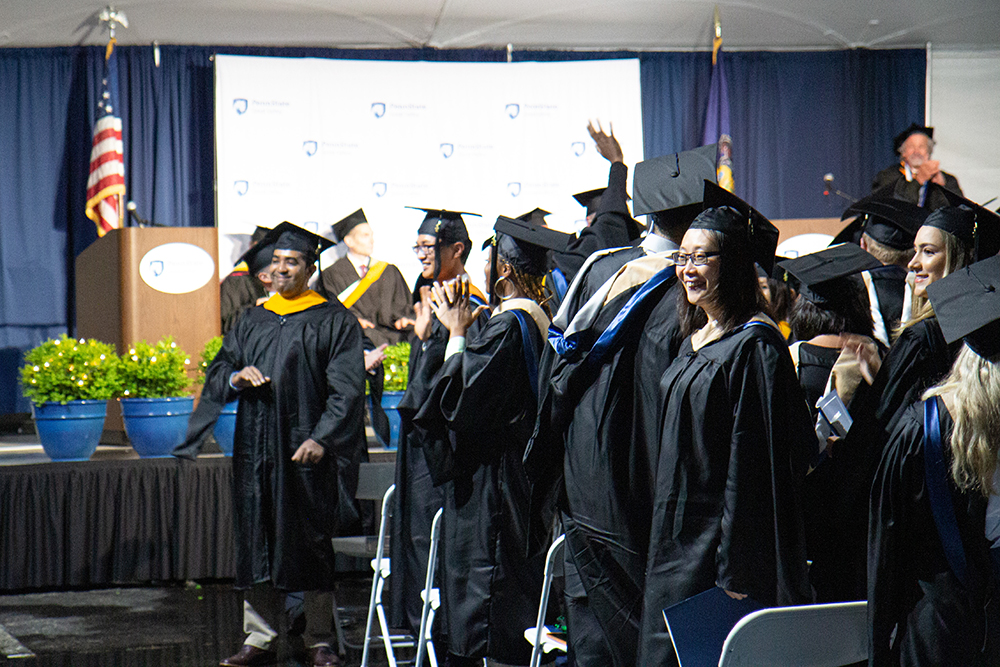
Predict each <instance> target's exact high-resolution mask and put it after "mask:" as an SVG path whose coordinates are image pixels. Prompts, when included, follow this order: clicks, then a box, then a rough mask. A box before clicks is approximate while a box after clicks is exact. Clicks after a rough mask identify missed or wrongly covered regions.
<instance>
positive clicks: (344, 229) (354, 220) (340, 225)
mask: <svg viewBox="0 0 1000 667" xmlns="http://www.w3.org/2000/svg"><path fill="white" fill-rule="evenodd" d="M367 222H368V218H366V217H365V212H364V211H363V210H361V209H360V208H359V209H358V210H357V211H355V212H354V213H351V214H350V215H349V216H347V217H346V218H344V219H343V220H341V221H339V222H335V223H333V233H334V235H335V236H336V237H337V240H338V241H343V240H344V238H345V237H346V236H347V235H348V234H350V233H351V230H352V229H354V228H355V227H357V226H358V225H361V224H365V223H367Z"/></svg>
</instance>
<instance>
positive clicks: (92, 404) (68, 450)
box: [31, 401, 108, 461]
mask: <svg viewBox="0 0 1000 667" xmlns="http://www.w3.org/2000/svg"><path fill="white" fill-rule="evenodd" d="M107 408H108V402H107V401H69V402H68V403H42V404H41V405H34V404H32V406H31V413H32V416H33V417H34V418H35V428H36V429H37V431H38V438H39V439H40V440H41V441H42V449H44V450H45V455H46V456H48V457H49V458H50V459H52V460H53V461H87V460H89V459H90V457H91V456H93V454H94V451H95V450H96V449H97V443H99V442H100V440H101V433H102V432H103V431H104V416H105V414H106V413H107Z"/></svg>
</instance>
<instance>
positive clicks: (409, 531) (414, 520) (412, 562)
mask: <svg viewBox="0 0 1000 667" xmlns="http://www.w3.org/2000/svg"><path fill="white" fill-rule="evenodd" d="M418 288H419V282H418ZM415 291H416V290H415ZM488 317H489V316H488V314H486V313H484V314H483V315H480V317H479V319H477V320H476V322H474V323H473V325H472V327H470V328H469V331H468V337H470V338H472V337H474V336H476V335H477V334H478V333H479V330H480V328H481V327H482V326H484V325H485V323H486V321H487V320H488ZM448 337H449V334H448V330H447V329H446V328H445V327H444V326H443V325H442V324H441V323H440V322H438V320H437V318H436V317H435V318H434V320H433V323H432V325H431V333H430V335H429V336H428V338H427V340H425V341H420V340H419V339H417V338H416V337H414V338H413V341H412V346H411V348H410V363H409V377H408V378H407V382H406V392H405V393H404V394H403V398H402V399H401V400H400V402H399V408H398V410H399V416H400V421H401V425H400V432H399V446H398V448H397V449H396V482H395V483H396V491H395V493H394V495H393V517H392V525H391V529H392V530H391V538H390V540H389V548H390V558H391V559H392V560H391V562H392V578H391V579H390V584H389V593H390V596H389V599H390V623H391V624H392V626H393V627H396V628H401V629H405V630H409V631H410V632H412V633H414V634H416V632H417V631H418V630H419V628H420V610H421V604H422V603H421V600H420V592H421V591H422V590H423V588H424V578H425V577H426V574H427V555H428V549H429V548H430V535H431V524H432V523H433V521H434V514H435V513H436V512H437V511H438V509H440V508H441V507H443V506H444V489H443V488H441V487H440V486H439V485H437V484H436V483H435V479H434V477H433V476H432V474H431V469H430V468H429V466H428V465H427V455H426V453H425V451H424V450H425V449H427V450H429V451H430V452H432V453H440V452H442V451H446V450H447V449H449V447H450V445H449V443H448V442H447V441H448V434H447V432H444V431H442V429H440V428H435V429H430V430H429V429H427V428H425V427H424V426H421V425H419V424H415V423H414V422H413V419H414V417H416V415H417V413H418V412H420V409H421V408H422V407H423V406H424V404H425V403H426V402H427V400H428V399H429V398H430V395H431V390H432V389H433V387H434V382H435V380H436V379H437V374H438V372H439V371H440V370H441V366H442V364H443V363H444V352H445V348H446V347H447V345H448Z"/></svg>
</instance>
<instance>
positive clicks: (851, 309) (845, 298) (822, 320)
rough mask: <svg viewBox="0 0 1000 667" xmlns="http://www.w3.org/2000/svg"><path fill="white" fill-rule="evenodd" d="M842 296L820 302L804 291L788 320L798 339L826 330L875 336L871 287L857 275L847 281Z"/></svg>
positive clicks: (810, 338)
mask: <svg viewBox="0 0 1000 667" xmlns="http://www.w3.org/2000/svg"><path fill="white" fill-rule="evenodd" d="M843 282H844V285H843V290H842V291H840V294H839V296H838V298H836V299H834V300H831V301H829V302H828V303H825V304H823V305H819V304H817V303H815V302H813V301H811V300H809V299H808V298H807V297H806V296H805V295H803V294H800V295H799V299H798V301H796V302H795V305H794V306H793V307H792V314H791V317H790V318H789V321H788V324H789V326H791V328H792V335H793V336H794V337H795V340H801V341H808V340H812V339H813V338H815V337H816V336H820V335H822V334H832V335H837V334H842V333H852V334H858V335H861V336H868V337H869V338H871V337H872V329H873V328H874V325H873V324H872V312H871V303H870V302H869V300H868V290H867V289H865V285H864V283H863V282H862V281H861V279H860V278H858V277H857V276H850V278H849V279H847V280H845V281H843Z"/></svg>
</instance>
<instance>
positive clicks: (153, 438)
mask: <svg viewBox="0 0 1000 667" xmlns="http://www.w3.org/2000/svg"><path fill="white" fill-rule="evenodd" d="M118 403H119V405H121V408H122V419H123V420H124V422H125V433H126V435H128V439H129V441H130V442H131V443H132V448H133V449H134V450H135V451H136V452H138V454H139V456H140V457H141V458H144V459H152V458H163V457H166V456H170V455H171V452H173V451H174V447H176V446H177V445H179V444H181V443H182V442H184V435H185V433H186V432H187V423H188V418H189V417H190V416H191V413H192V412H193V411H194V398H193V397H191V396H177V397H172V398H121V399H119V400H118Z"/></svg>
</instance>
